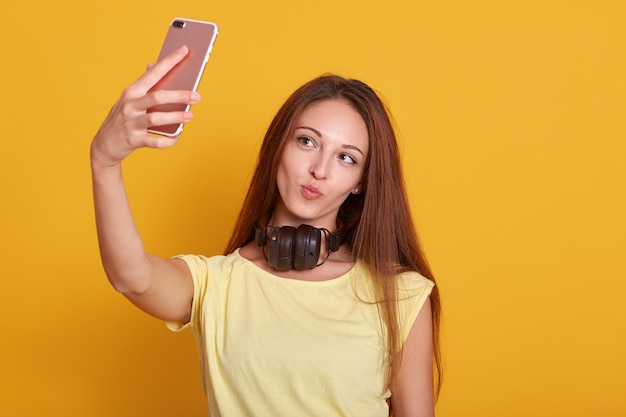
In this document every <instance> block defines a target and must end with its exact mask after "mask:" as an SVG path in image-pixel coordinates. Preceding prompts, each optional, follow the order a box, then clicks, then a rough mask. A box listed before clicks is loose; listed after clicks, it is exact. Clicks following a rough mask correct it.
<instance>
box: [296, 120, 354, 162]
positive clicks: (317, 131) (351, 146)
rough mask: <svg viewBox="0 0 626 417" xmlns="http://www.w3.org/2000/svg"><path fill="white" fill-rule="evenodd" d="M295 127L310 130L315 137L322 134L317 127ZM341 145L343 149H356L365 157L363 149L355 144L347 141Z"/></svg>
mask: <svg viewBox="0 0 626 417" xmlns="http://www.w3.org/2000/svg"><path fill="white" fill-rule="evenodd" d="M297 129H306V130H310V131H311V132H313V133H315V135H316V136H317V137H320V138H321V137H322V134H321V133H320V132H319V130H317V129H313V128H312V127H308V126H300V127H297V128H296V130H297ZM341 147H342V148H345V149H353V150H355V151H357V152H358V153H360V154H361V155H363V156H364V157H365V154H364V153H363V151H362V150H360V149H359V148H357V147H356V146H354V145H350V144H347V143H346V144H344V145H341Z"/></svg>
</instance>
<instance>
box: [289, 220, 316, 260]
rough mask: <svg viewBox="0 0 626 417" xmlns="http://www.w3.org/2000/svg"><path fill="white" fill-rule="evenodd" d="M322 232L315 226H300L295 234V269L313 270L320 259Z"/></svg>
mask: <svg viewBox="0 0 626 417" xmlns="http://www.w3.org/2000/svg"><path fill="white" fill-rule="evenodd" d="M321 239H322V232H321V231H320V230H319V229H316V228H315V227H313V226H309V225H306V224H303V225H300V226H299V227H298V229H297V230H296V233H295V245H294V259H293V264H294V268H295V269H313V268H315V267H316V266H317V261H318V260H319V257H320V241H321Z"/></svg>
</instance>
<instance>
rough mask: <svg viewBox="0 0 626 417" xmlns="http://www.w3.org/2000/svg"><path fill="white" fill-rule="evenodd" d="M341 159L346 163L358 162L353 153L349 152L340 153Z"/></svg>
mask: <svg viewBox="0 0 626 417" xmlns="http://www.w3.org/2000/svg"><path fill="white" fill-rule="evenodd" d="M339 159H340V160H341V161H342V162H344V163H346V164H350V165H354V164H357V161H356V159H354V158H353V157H352V155H350V154H347V153H342V154H339Z"/></svg>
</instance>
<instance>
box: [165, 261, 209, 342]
mask: <svg viewBox="0 0 626 417" xmlns="http://www.w3.org/2000/svg"><path fill="white" fill-rule="evenodd" d="M175 258H178V259H182V260H183V261H185V262H186V263H187V266H188V267H189V270H190V271H191V277H192V280H193V300H192V303H191V317H190V319H189V322H188V323H181V322H178V321H166V322H165V325H166V326H167V328H168V329H170V330H171V331H173V332H179V331H181V330H184V329H187V328H194V327H198V324H199V322H198V320H199V317H200V314H199V311H200V308H201V306H202V301H203V299H204V295H205V294H206V289H207V285H208V280H209V268H208V263H207V260H206V258H205V257H203V256H198V255H178V256H175Z"/></svg>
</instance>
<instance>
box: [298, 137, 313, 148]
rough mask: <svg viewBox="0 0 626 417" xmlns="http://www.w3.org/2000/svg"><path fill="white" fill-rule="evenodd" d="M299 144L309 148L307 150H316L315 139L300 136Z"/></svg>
mask: <svg viewBox="0 0 626 417" xmlns="http://www.w3.org/2000/svg"><path fill="white" fill-rule="evenodd" d="M297 140H298V142H300V144H301V145H303V146H305V147H307V148H314V147H315V142H314V141H313V139H311V138H310V137H308V136H298V137H297Z"/></svg>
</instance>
